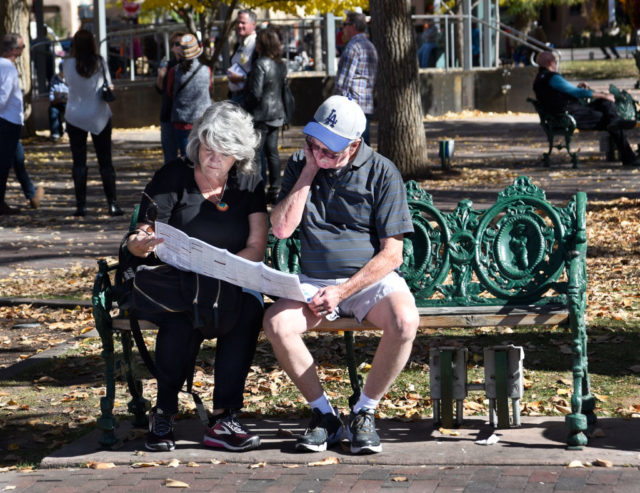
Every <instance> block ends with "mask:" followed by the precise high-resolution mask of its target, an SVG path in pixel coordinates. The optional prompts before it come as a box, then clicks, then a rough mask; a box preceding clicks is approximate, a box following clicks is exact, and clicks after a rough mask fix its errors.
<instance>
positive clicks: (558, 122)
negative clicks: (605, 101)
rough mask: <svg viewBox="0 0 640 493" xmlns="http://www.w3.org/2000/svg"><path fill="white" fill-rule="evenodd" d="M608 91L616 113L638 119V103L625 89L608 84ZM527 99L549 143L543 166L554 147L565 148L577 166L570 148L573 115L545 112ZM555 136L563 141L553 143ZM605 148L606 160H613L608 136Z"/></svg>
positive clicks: (627, 118) (575, 157) (537, 104)
mask: <svg viewBox="0 0 640 493" xmlns="http://www.w3.org/2000/svg"><path fill="white" fill-rule="evenodd" d="M609 92H611V94H613V95H614V97H615V99H616V106H617V108H618V114H619V115H620V116H621V117H622V118H624V119H625V120H637V119H638V103H637V102H636V101H635V100H634V99H633V97H632V96H631V95H630V94H629V93H628V92H627V91H624V90H621V89H619V88H618V87H616V86H615V85H613V84H611V85H610V86H609ZM527 101H528V102H529V103H531V104H532V105H533V107H534V108H535V110H536V113H538V117H539V118H540V126H541V127H542V130H543V131H544V133H545V135H546V136H547V141H548V143H549V149H548V150H547V152H545V153H543V154H542V161H543V164H544V166H549V165H550V162H551V161H550V156H551V151H552V150H553V148H554V147H555V148H556V149H558V150H561V149H566V151H567V153H568V154H569V157H570V158H571V162H572V164H573V168H577V167H578V153H577V152H575V151H572V150H571V140H572V139H573V135H574V133H575V131H576V129H577V128H578V127H577V124H576V120H575V119H574V117H573V116H572V115H571V114H569V113H568V112H566V111H565V112H564V113H553V114H552V113H547V112H546V111H545V110H544V108H543V107H542V105H541V104H540V102H539V101H537V100H535V99H532V98H527ZM583 131H584V130H583ZM556 137H560V138H561V139H562V138H563V139H564V143H563V142H562V140H561V141H560V142H559V143H558V144H555V138H556ZM554 144H555V145H554ZM605 148H606V159H607V161H615V160H616V159H615V145H614V143H613V141H612V140H611V138H610V137H608V139H607V145H606V146H605Z"/></svg>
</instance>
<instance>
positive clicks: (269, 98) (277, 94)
mask: <svg viewBox="0 0 640 493" xmlns="http://www.w3.org/2000/svg"><path fill="white" fill-rule="evenodd" d="M256 53H257V56H258V58H257V60H256V61H255V62H254V65H253V68H252V69H251V72H250V73H249V78H248V79H247V83H246V85H245V89H244V107H245V109H246V110H247V111H248V112H249V113H251V114H252V115H253V121H254V125H255V128H256V130H258V131H259V132H260V134H261V136H262V140H261V144H260V147H261V149H262V150H263V151H264V155H265V157H266V166H264V164H263V169H262V176H263V180H264V182H265V184H266V183H267V170H268V175H269V176H268V178H269V189H268V191H267V202H269V203H273V202H274V201H275V199H276V197H277V196H278V192H279V191H280V156H279V154H278V130H279V129H280V127H281V126H282V125H283V124H284V119H285V112H284V103H283V101H282V86H283V84H284V83H285V78H286V76H287V66H286V65H285V64H284V63H283V62H282V57H281V53H282V45H281V44H280V37H279V36H278V33H277V32H276V31H275V30H274V29H273V28H270V27H269V28H266V29H263V30H261V31H260V32H259V33H258V37H257V39H256ZM265 168H266V169H265Z"/></svg>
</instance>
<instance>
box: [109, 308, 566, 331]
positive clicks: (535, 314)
mask: <svg viewBox="0 0 640 493" xmlns="http://www.w3.org/2000/svg"><path fill="white" fill-rule="evenodd" d="M418 312H419V313H420V325H419V327H420V328H421V329H427V328H431V329H438V328H449V327H489V326H509V327H518V326H526V325H554V324H566V323H567V322H568V319H569V311H568V310H567V308H566V307H563V306H561V305H543V306H537V305H517V306H516V305H514V306H473V307H464V306H443V307H422V308H419V309H418ZM113 328H114V329H120V330H128V329H129V319H127V318H115V319H114V320H113ZM140 328H141V329H142V330H153V329H157V327H156V326H155V325H154V324H152V323H151V322H147V321H146V320H141V321H140ZM375 328H376V327H375V326H374V325H372V324H370V323H368V322H363V323H361V324H359V323H358V322H357V321H356V320H355V319H354V318H339V319H338V320H334V321H329V320H323V321H322V322H321V323H320V325H319V326H318V327H316V328H315V329H314V330H315V331H318V332H339V331H342V330H355V331H357V330H371V329H375Z"/></svg>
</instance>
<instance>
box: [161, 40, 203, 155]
mask: <svg viewBox="0 0 640 493" xmlns="http://www.w3.org/2000/svg"><path fill="white" fill-rule="evenodd" d="M180 46H181V49H182V58H181V61H180V63H179V64H178V65H176V66H175V67H174V68H172V69H171V70H170V71H169V76H168V77H169V80H168V82H167V89H168V92H169V94H171V95H172V96H173V108H172V110H171V122H172V123H173V127H174V134H175V138H176V145H177V147H178V150H179V151H180V155H181V156H186V149H187V141H188V137H189V132H190V131H191V129H192V128H193V122H194V121H196V120H197V119H198V118H199V117H200V116H202V114H203V113H204V110H206V109H207V108H208V107H209V106H210V105H211V95H210V91H211V80H212V79H211V70H210V69H209V67H207V66H206V65H203V64H201V63H200V62H199V61H198V57H199V56H200V55H201V54H202V47H201V46H200V44H199V43H198V39H197V38H196V37H195V36H194V35H193V34H185V35H184V36H182V38H180Z"/></svg>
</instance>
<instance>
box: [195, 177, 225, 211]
mask: <svg viewBox="0 0 640 493" xmlns="http://www.w3.org/2000/svg"><path fill="white" fill-rule="evenodd" d="M200 173H201V174H202V176H204V179H205V180H206V182H207V185H209V188H210V189H211V195H212V196H213V200H214V201H215V204H216V209H218V210H219V211H220V212H226V211H228V210H229V204H227V203H226V202H223V201H222V197H224V192H225V191H226V190H227V179H228V178H229V175H227V177H226V178H225V179H224V185H222V192H220V195H218V194H217V193H214V192H213V187H212V186H211V182H210V181H209V178H207V175H206V174H205V173H204V171H202V170H200Z"/></svg>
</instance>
